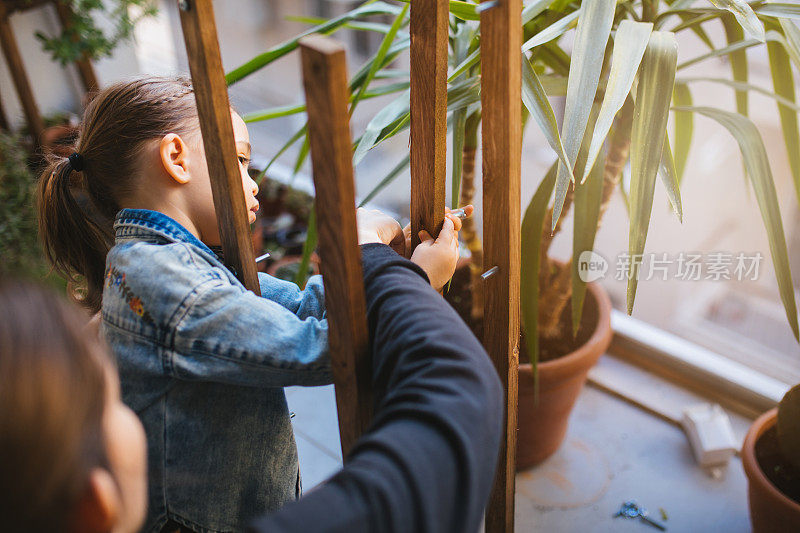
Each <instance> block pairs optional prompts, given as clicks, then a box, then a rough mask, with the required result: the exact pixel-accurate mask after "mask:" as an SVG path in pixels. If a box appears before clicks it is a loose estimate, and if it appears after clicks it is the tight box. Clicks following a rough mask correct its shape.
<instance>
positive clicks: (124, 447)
mask: <svg viewBox="0 0 800 533" xmlns="http://www.w3.org/2000/svg"><path fill="white" fill-rule="evenodd" d="M106 383H107V387H106V391H107V394H106V403H105V409H104V412H103V432H104V436H105V441H106V453H107V454H108V462H109V467H110V469H111V475H112V477H113V479H114V480H115V482H116V483H115V484H116V489H117V490H116V492H117V497H116V498H115V499H116V500H117V505H116V508H117V512H116V517H115V518H116V520H115V525H114V527H113V529H112V531H115V532H121V533H128V532H135V531H139V529H140V528H141V527H142V524H143V523H144V519H145V514H146V512H147V441H146V440H145V434H144V428H143V427H142V423H141V422H139V418H137V416H136V414H135V413H134V412H133V411H131V410H130V409H129V408H128V407H127V406H126V405H125V404H124V403H122V399H121V398H120V391H119V378H118V377H117V372H116V370H115V369H114V368H113V367H112V366H111V365H110V364H109V365H108V369H107V372H106Z"/></svg>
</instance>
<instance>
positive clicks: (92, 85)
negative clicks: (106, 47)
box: [53, 0, 100, 94]
mask: <svg viewBox="0 0 800 533" xmlns="http://www.w3.org/2000/svg"><path fill="white" fill-rule="evenodd" d="M53 3H54V4H55V6H56V14H57V15H58V20H59V21H60V22H61V27H63V28H69V26H70V25H71V24H72V17H73V13H72V8H70V7H69V6H68V5H67V4H62V3H61V2H59V1H58V0H55V1H54V2H53ZM75 66H76V67H77V68H78V75H79V76H80V78H81V82H83V88H84V90H85V91H86V92H87V93H89V94H90V93H95V92H97V91H98V90H99V89H100V83H99V82H98V81H97V74H95V71H94V67H93V66H92V62H91V61H90V60H89V58H88V57H87V56H86V54H84V56H83V57H82V58H81V59H78V60H77V61H75Z"/></svg>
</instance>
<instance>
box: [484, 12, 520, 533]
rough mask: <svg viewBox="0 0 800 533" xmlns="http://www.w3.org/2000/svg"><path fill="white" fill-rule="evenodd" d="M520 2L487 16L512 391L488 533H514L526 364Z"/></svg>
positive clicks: (497, 283) (502, 326)
mask: <svg viewBox="0 0 800 533" xmlns="http://www.w3.org/2000/svg"><path fill="white" fill-rule="evenodd" d="M521 11H522V2H521V0H500V1H499V4H498V5H497V6H495V7H492V8H489V9H487V10H485V11H483V12H482V13H481V71H482V72H481V74H482V75H481V104H482V108H483V126H482V128H483V129H482V134H483V136H482V140H483V213H484V218H483V247H484V260H483V261H484V263H483V264H484V266H485V268H486V269H487V270H488V269H490V268H492V267H493V266H497V267H498V270H497V272H496V273H495V274H494V275H493V276H490V277H489V278H487V280H486V281H485V283H486V290H485V294H486V298H485V302H484V316H485V317H487V320H486V321H485V322H484V326H483V327H484V344H485V346H486V349H487V351H488V352H489V355H490V356H491V358H492V360H493V361H494V364H495V367H496V368H497V372H498V373H499V374H500V380H501V381H502V382H503V386H504V389H505V393H506V416H505V422H506V424H505V425H506V432H505V435H504V437H503V440H502V447H501V453H500V462H499V466H498V469H497V475H496V477H495V485H494V487H493V488H492V493H491V495H490V497H489V505H488V507H487V509H486V532H487V533H497V532H507V533H508V532H511V531H514V476H515V473H516V461H515V460H516V447H517V375H518V374H517V372H518V366H519V313H520V311H519V297H520V295H519V290H520V289H519V276H520V272H519V269H520V164H521V149H522V101H521V95H520V92H521V87H522V86H521V79H522V78H521V76H522V74H521V70H522V63H521V55H520V48H521V46H522V26H521V24H522V22H521V16H520V13H521Z"/></svg>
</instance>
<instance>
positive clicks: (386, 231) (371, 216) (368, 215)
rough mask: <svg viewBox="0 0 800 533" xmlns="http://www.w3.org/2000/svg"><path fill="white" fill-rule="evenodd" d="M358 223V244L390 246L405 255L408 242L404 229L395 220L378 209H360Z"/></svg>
mask: <svg viewBox="0 0 800 533" xmlns="http://www.w3.org/2000/svg"><path fill="white" fill-rule="evenodd" d="M356 220H357V223H358V244H367V243H370V242H378V243H382V244H388V245H389V246H391V247H392V249H393V250H394V251H395V252H397V253H398V254H400V255H404V254H405V244H406V240H405V237H404V235H403V228H401V227H400V223H399V222H397V221H396V220H395V219H393V218H392V217H390V216H389V215H386V214H384V213H381V212H380V211H378V210H376V209H369V210H368V209H364V208H363V207H360V208H358V211H356Z"/></svg>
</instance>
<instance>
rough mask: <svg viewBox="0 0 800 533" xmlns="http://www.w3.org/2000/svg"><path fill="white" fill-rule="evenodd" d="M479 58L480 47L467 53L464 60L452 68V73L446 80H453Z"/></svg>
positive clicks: (475, 63) (476, 62)
mask: <svg viewBox="0 0 800 533" xmlns="http://www.w3.org/2000/svg"><path fill="white" fill-rule="evenodd" d="M480 60H481V49H480V48H476V49H475V50H473V51H472V53H471V54H470V55H468V56H467V57H466V58H465V59H464V61H462V62H461V63H459V64H458V65H457V66H456V68H455V69H453V73H452V74H450V76H449V77H448V78H447V82H448V83H450V82H452V81H453V80H455V79H456V78H458V77H459V76H461V75H462V74H464V73H465V72H466V71H468V70H469V69H470V68H472V67H474V66H475V65H477V64H478V61H480Z"/></svg>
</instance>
